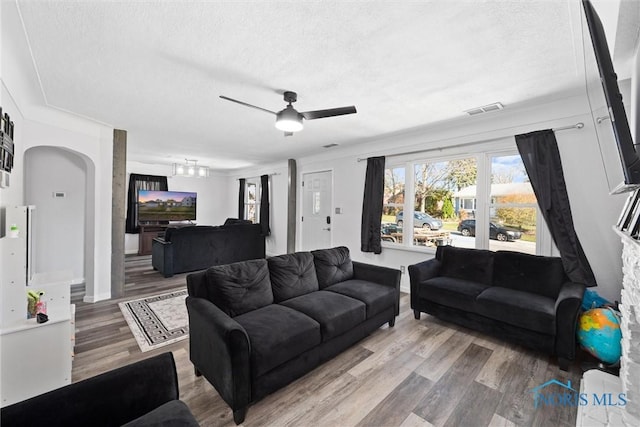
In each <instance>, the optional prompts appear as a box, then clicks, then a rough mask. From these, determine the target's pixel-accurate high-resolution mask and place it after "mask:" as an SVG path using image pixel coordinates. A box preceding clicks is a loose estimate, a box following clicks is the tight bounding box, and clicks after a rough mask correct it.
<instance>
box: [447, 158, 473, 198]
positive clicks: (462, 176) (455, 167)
mask: <svg viewBox="0 0 640 427" xmlns="http://www.w3.org/2000/svg"><path fill="white" fill-rule="evenodd" d="M448 163H449V165H448V168H447V169H448V172H449V173H448V176H447V180H448V181H449V182H450V183H451V184H452V186H453V188H454V189H455V190H456V191H459V190H460V189H462V188H465V187H468V186H470V185H475V184H476V182H477V181H478V163H477V162H476V158H475V157H470V158H468V159H460V160H451V161H449V162H448Z"/></svg>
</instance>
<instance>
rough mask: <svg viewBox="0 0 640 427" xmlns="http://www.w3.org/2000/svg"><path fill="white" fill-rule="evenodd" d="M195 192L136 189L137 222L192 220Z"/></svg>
mask: <svg viewBox="0 0 640 427" xmlns="http://www.w3.org/2000/svg"><path fill="white" fill-rule="evenodd" d="M196 198H197V193H190V192H186V191H153V190H139V191H138V222H140V223H145V222H147V223H148V222H158V221H193V220H195V219H196Z"/></svg>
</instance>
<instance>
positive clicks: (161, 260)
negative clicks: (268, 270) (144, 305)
mask: <svg viewBox="0 0 640 427" xmlns="http://www.w3.org/2000/svg"><path fill="white" fill-rule="evenodd" d="M225 224H226V223H225ZM151 250H152V255H151V265H152V266H153V268H154V269H156V270H158V271H159V272H160V273H162V275H163V276H164V277H171V276H173V275H174V274H177V273H185V272H188V271H196V270H204V269H205V268H209V267H211V266H213V265H220V264H229V263H232V262H237V261H244V260H248V259H256V258H264V257H265V241H264V235H263V234H262V228H261V227H260V224H251V223H249V224H246V223H243V222H239V223H237V224H231V225H220V226H208V225H198V226H196V225H192V226H186V227H169V228H167V230H166V231H165V233H164V238H160V237H158V238H155V239H153V242H152V247H151Z"/></svg>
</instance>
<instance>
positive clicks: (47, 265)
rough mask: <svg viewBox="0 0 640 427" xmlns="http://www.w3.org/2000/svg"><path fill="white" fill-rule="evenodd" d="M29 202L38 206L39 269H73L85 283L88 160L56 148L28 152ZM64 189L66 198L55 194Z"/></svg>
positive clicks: (36, 237) (78, 280) (35, 252)
mask: <svg viewBox="0 0 640 427" xmlns="http://www.w3.org/2000/svg"><path fill="white" fill-rule="evenodd" d="M25 169H26V170H28V171H32V173H29V175H28V176H27V179H26V182H25V187H26V188H25V190H26V191H25V194H26V197H25V201H26V204H28V205H35V206H36V207H37V208H36V211H35V215H34V222H35V224H34V226H35V230H36V234H35V251H34V255H35V258H34V260H35V265H34V267H35V272H36V273H40V272H51V271H57V270H70V271H72V273H73V276H72V277H73V281H74V283H83V282H84V264H85V251H84V242H85V219H86V214H85V210H86V194H87V167H86V164H85V162H84V160H83V159H82V158H81V157H79V156H77V155H75V154H73V153H71V152H69V151H65V150H61V149H59V148H56V147H35V148H31V149H29V150H28V151H27V152H26V153H25ZM54 192H64V195H65V196H64V197H63V198H59V197H54V196H53V195H54Z"/></svg>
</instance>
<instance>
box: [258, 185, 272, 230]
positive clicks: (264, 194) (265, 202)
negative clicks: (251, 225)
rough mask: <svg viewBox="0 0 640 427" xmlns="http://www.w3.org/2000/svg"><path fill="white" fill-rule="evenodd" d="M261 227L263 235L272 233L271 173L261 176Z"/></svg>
mask: <svg viewBox="0 0 640 427" xmlns="http://www.w3.org/2000/svg"><path fill="white" fill-rule="evenodd" d="M260 227H262V234H263V235H265V236H268V235H269V234H271V229H270V228H269V175H262V176H261V177H260Z"/></svg>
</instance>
